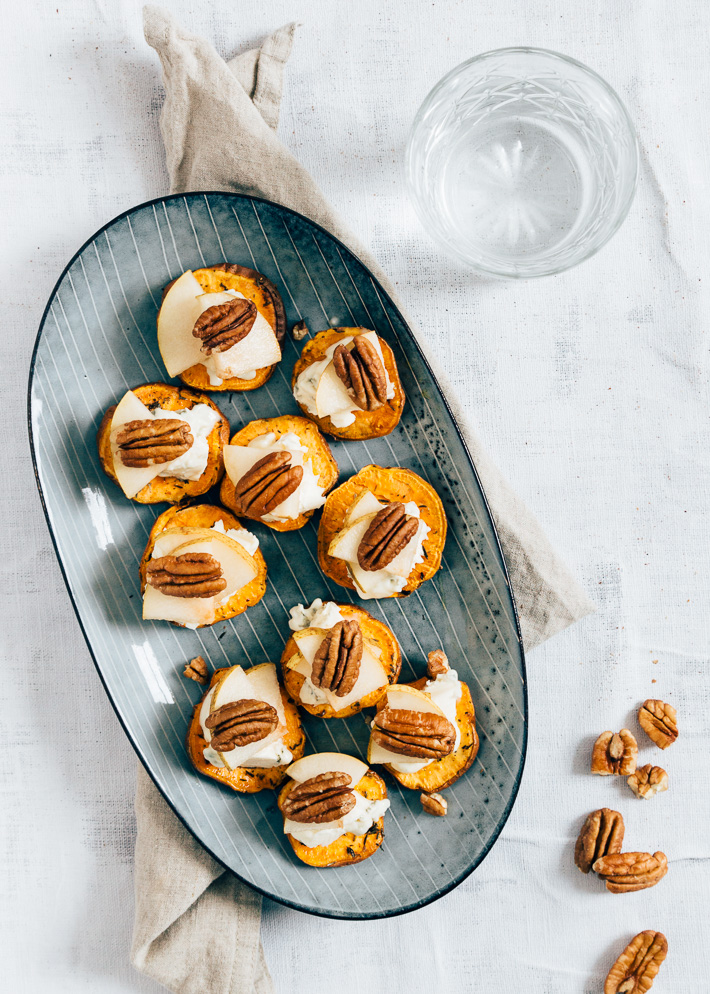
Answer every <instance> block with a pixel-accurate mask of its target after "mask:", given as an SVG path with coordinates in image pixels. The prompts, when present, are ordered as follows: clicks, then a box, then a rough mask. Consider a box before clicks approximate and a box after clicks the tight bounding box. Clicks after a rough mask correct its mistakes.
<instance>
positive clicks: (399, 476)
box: [222, 465, 446, 597]
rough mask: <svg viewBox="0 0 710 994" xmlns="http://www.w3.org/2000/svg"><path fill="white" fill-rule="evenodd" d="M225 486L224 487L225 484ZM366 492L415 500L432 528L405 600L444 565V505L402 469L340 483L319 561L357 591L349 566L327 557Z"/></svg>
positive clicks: (376, 469) (328, 510)
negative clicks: (442, 561) (351, 508)
mask: <svg viewBox="0 0 710 994" xmlns="http://www.w3.org/2000/svg"><path fill="white" fill-rule="evenodd" d="M222 485H223V486H224V484H222ZM365 490H370V491H371V492H372V493H373V494H374V495H375V497H377V498H378V500H381V501H383V502H385V503H388V502H390V501H402V502H403V503H406V502H407V501H414V502H415V504H417V506H418V507H419V509H420V513H421V517H422V519H423V520H424V521H425V522H426V523H427V524H428V525H429V534H428V535H427V537H426V539H425V540H424V561H423V562H421V563H419V565H418V566H415V567H414V569H413V570H412V572H411V573H410V575H409V580H408V581H407V585H406V587H405V588H404V589H403V590H402V591H401V592H400V593H398V594H394V595H393V596H395V597H406V596H407V594H411V592H412V591H413V590H416V589H417V587H418V586H420V584H422V583H424V581H425V580H429V579H431V577H432V576H434V574H435V573H436V571H437V570H438V569H439V567H440V566H441V557H442V554H443V552H444V544H445V542H446V514H445V513H444V505H443V504H442V503H441V498H440V497H439V495H438V494H437V492H436V490H434V488H433V487H432V486H431V485H430V484H429V483H427V482H426V480H423V479H422V478H421V476H417V474H416V473H414V472H412V470H411V469H402V468H401V467H383V466H373V465H369V466H365V467H363V469H361V470H360V472H359V473H356V474H355V476H351V477H350V479H349V480H347V481H346V482H345V483H343V484H341V485H340V486H339V487H337V489H335V490H334V491H333V492H332V493H331V494H329V495H328V499H327V500H326V502H325V505H324V507H323V512H322V515H321V519H320V526H319V528H318V560H319V562H320V567H321V569H322V570H323V572H324V573H325V574H326V576H329V577H330V578H331V579H332V580H335V582H336V583H339V584H340V586H341V587H349V588H350V589H351V590H355V589H356V588H355V584H354V583H353V581H352V580H351V578H350V574H349V572H348V568H347V565H346V563H345V562H344V561H343V560H342V559H334V558H333V557H332V556H329V555H328V548H329V546H330V543H331V542H332V540H333V539H334V538H335V536H336V534H337V533H338V532H339V531H340V530H341V529H342V528H343V524H344V521H345V515H346V513H347V510H348V508H349V507H351V505H352V504H353V503H354V501H355V499H356V498H357V497H358V496H359V495H360V494H361V493H363V492H364V491H365Z"/></svg>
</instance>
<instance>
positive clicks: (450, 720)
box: [367, 649, 479, 794]
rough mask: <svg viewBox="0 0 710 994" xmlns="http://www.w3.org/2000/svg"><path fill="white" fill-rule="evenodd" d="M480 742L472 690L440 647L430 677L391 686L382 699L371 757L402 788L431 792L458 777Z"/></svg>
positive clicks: (431, 658)
mask: <svg viewBox="0 0 710 994" xmlns="http://www.w3.org/2000/svg"><path fill="white" fill-rule="evenodd" d="M478 746H479V740H478V733H477V732H476V713H475V710H474V707H473V701H472V700H471V692H470V691H469V689H468V686H467V685H466V684H465V683H464V682H463V680H459V678H458V674H457V673H456V670H452V669H451V667H450V666H449V662H448V659H447V658H446V655H445V653H444V652H443V651H442V650H441V649H437V650H435V651H434V652H430V653H429V658H428V662H427V676H426V677H424V678H423V679H421V680H417V681H415V682H414V683H411V684H398V685H397V686H396V687H392V688H390V689H389V690H388V691H387V693H386V695H385V697H384V698H383V700H382V701H381V702H380V704H379V706H378V710H377V714H376V715H375V719H374V721H373V722H372V732H371V735H370V746H369V749H368V753H367V760H368V762H369V763H373V764H377V763H381V764H383V765H384V767H385V769H386V770H388V771H389V772H390V773H391V774H392V776H393V777H394V778H395V780H398V781H399V782H400V783H401V784H402V786H403V787H408V788H409V789H410V790H420V791H424V792H425V793H427V794H430V793H431V792H432V791H440V790H443V789H444V788H445V787H450V786H451V784H452V783H454V782H455V781H456V780H458V778H459V777H460V776H461V775H462V774H463V773H465V772H466V770H467V769H468V768H469V767H470V766H471V764H472V763H473V761H474V759H475V758H476V754H477V753H478Z"/></svg>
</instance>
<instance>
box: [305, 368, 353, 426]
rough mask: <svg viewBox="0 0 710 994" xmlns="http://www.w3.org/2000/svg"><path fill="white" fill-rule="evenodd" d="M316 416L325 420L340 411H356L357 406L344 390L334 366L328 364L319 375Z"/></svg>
mask: <svg viewBox="0 0 710 994" xmlns="http://www.w3.org/2000/svg"><path fill="white" fill-rule="evenodd" d="M315 405H316V415H317V416H318V417H319V418H327V417H329V416H330V415H331V414H337V413H339V412H340V411H352V410H353V409H355V410H357V409H358V407H357V404H356V403H355V401H354V400H353V398H352V397H351V396H350V394H349V393H348V391H347V390H346V389H345V384H344V383H343V381H342V380H341V379H340V377H339V376H338V374H337V373H336V371H335V366H334V365H333V363H332V362H329V363H328V365H327V366H326V367H325V369H324V370H323V372H322V373H321V374H320V377H319V379H318V383H317V385H316V393H315Z"/></svg>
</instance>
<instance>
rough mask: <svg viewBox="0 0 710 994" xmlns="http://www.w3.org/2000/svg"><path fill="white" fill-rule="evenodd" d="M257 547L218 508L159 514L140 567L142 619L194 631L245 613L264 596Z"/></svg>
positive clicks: (263, 570)
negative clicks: (167, 622)
mask: <svg viewBox="0 0 710 994" xmlns="http://www.w3.org/2000/svg"><path fill="white" fill-rule="evenodd" d="M186 522H190V523H186ZM192 522H203V523H202V524H197V523H192ZM258 546H259V543H258V541H257V539H256V536H254V535H252V534H251V532H248V531H247V530H246V529H244V528H242V526H241V524H240V523H239V521H238V520H237V519H236V518H234V517H233V516H232V515H229V514H226V513H223V512H222V511H221V509H220V508H215V507H211V506H209V505H204V504H203V505H199V506H197V507H190V508H179V509H175V510H174V511H172V510H170V511H165V512H164V513H163V514H161V515H160V517H159V518H158V520H157V521H156V522H155V525H154V526H153V528H152V530H151V533H150V536H149V539H148V544H147V546H146V549H145V551H144V553H143V556H142V558H141V562H140V580H141V593H142V595H143V618H144V619H145V620H150V621H171V622H172V623H173V624H174V625H178V626H179V627H181V628H191V629H196V628H203V627H204V626H205V625H214V624H215V623H216V622H218V621H224V620H226V619H227V618H233V617H235V615H237V614H241V613H242V612H243V611H246V609H247V608H248V607H250V606H251V605H252V604H256V603H257V602H258V601H260V600H261V598H262V597H263V596H264V592H265V590H266V564H265V562H264V557H263V556H262V554H261V552H260V550H259V547H258Z"/></svg>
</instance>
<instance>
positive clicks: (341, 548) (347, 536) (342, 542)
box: [328, 514, 375, 563]
mask: <svg viewBox="0 0 710 994" xmlns="http://www.w3.org/2000/svg"><path fill="white" fill-rule="evenodd" d="M374 517H375V514H365V515H363V516H362V517H361V518H358V519H357V521H354V522H353V523H352V524H351V525H348V527H347V528H343V530H342V531H339V532H338V534H337V535H336V536H335V538H334V539H333V541H332V542H331V543H330V545H329V546H328V555H329V556H333V557H334V558H335V559H344V560H345V562H346V563H356V562H357V550H358V549H359V548H360V543H361V542H362V539H363V536H364V534H365V532H366V531H367V529H368V528H369V527H370V524H371V522H372V520H373V518H374Z"/></svg>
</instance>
